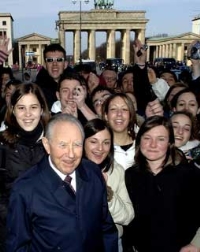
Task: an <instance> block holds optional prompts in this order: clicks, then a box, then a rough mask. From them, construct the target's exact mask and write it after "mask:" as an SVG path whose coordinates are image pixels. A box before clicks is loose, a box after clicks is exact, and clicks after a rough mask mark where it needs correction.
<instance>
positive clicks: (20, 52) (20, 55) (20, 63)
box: [18, 43, 22, 69]
mask: <svg viewBox="0 0 200 252" xmlns="http://www.w3.org/2000/svg"><path fill="white" fill-rule="evenodd" d="M18 50H19V69H21V68H22V46H21V44H19V43H18Z"/></svg>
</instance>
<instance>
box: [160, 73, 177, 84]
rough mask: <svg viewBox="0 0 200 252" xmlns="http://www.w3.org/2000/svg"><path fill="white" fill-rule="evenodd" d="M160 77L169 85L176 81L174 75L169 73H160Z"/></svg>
mask: <svg viewBox="0 0 200 252" xmlns="http://www.w3.org/2000/svg"><path fill="white" fill-rule="evenodd" d="M160 78H161V79H163V80H165V81H166V82H167V83H168V85H169V86H172V85H174V84H175V83H176V80H175V79H174V76H173V74H171V73H162V74H161V76H160Z"/></svg>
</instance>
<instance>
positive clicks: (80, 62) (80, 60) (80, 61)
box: [79, 0, 82, 65]
mask: <svg viewBox="0 0 200 252" xmlns="http://www.w3.org/2000/svg"><path fill="white" fill-rule="evenodd" d="M81 7H82V6H81V0H80V59H79V64H80V65H81V64H82V55H81V51H82V50H81V48H82V47H81V43H82V37H81V23H82V19H81V14H82V8H81Z"/></svg>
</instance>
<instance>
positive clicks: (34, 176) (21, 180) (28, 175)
mask: <svg viewBox="0 0 200 252" xmlns="http://www.w3.org/2000/svg"><path fill="white" fill-rule="evenodd" d="M40 172H41V169H40V168H39V165H38V164H35V165H34V166H32V167H31V168H30V169H28V170H27V171H25V172H24V173H23V174H22V175H20V177H18V178H17V179H16V180H15V182H14V184H13V191H21V190H22V191H24V192H25V193H26V192H27V191H28V190H30V189H31V188H34V186H35V185H36V184H38V178H39V176H40V175H39V174H40Z"/></svg>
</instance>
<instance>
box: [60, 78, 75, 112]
mask: <svg viewBox="0 0 200 252" xmlns="http://www.w3.org/2000/svg"><path fill="white" fill-rule="evenodd" d="M78 86H80V82H79V81H77V80H63V81H62V82H61V85H60V90H59V92H56V95H57V98H58V100H60V103H61V107H62V110H63V109H65V108H66V107H67V106H68V105H70V106H72V107H73V106H74V107H75V106H76V104H75V102H74V92H75V88H76V87H78Z"/></svg>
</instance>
